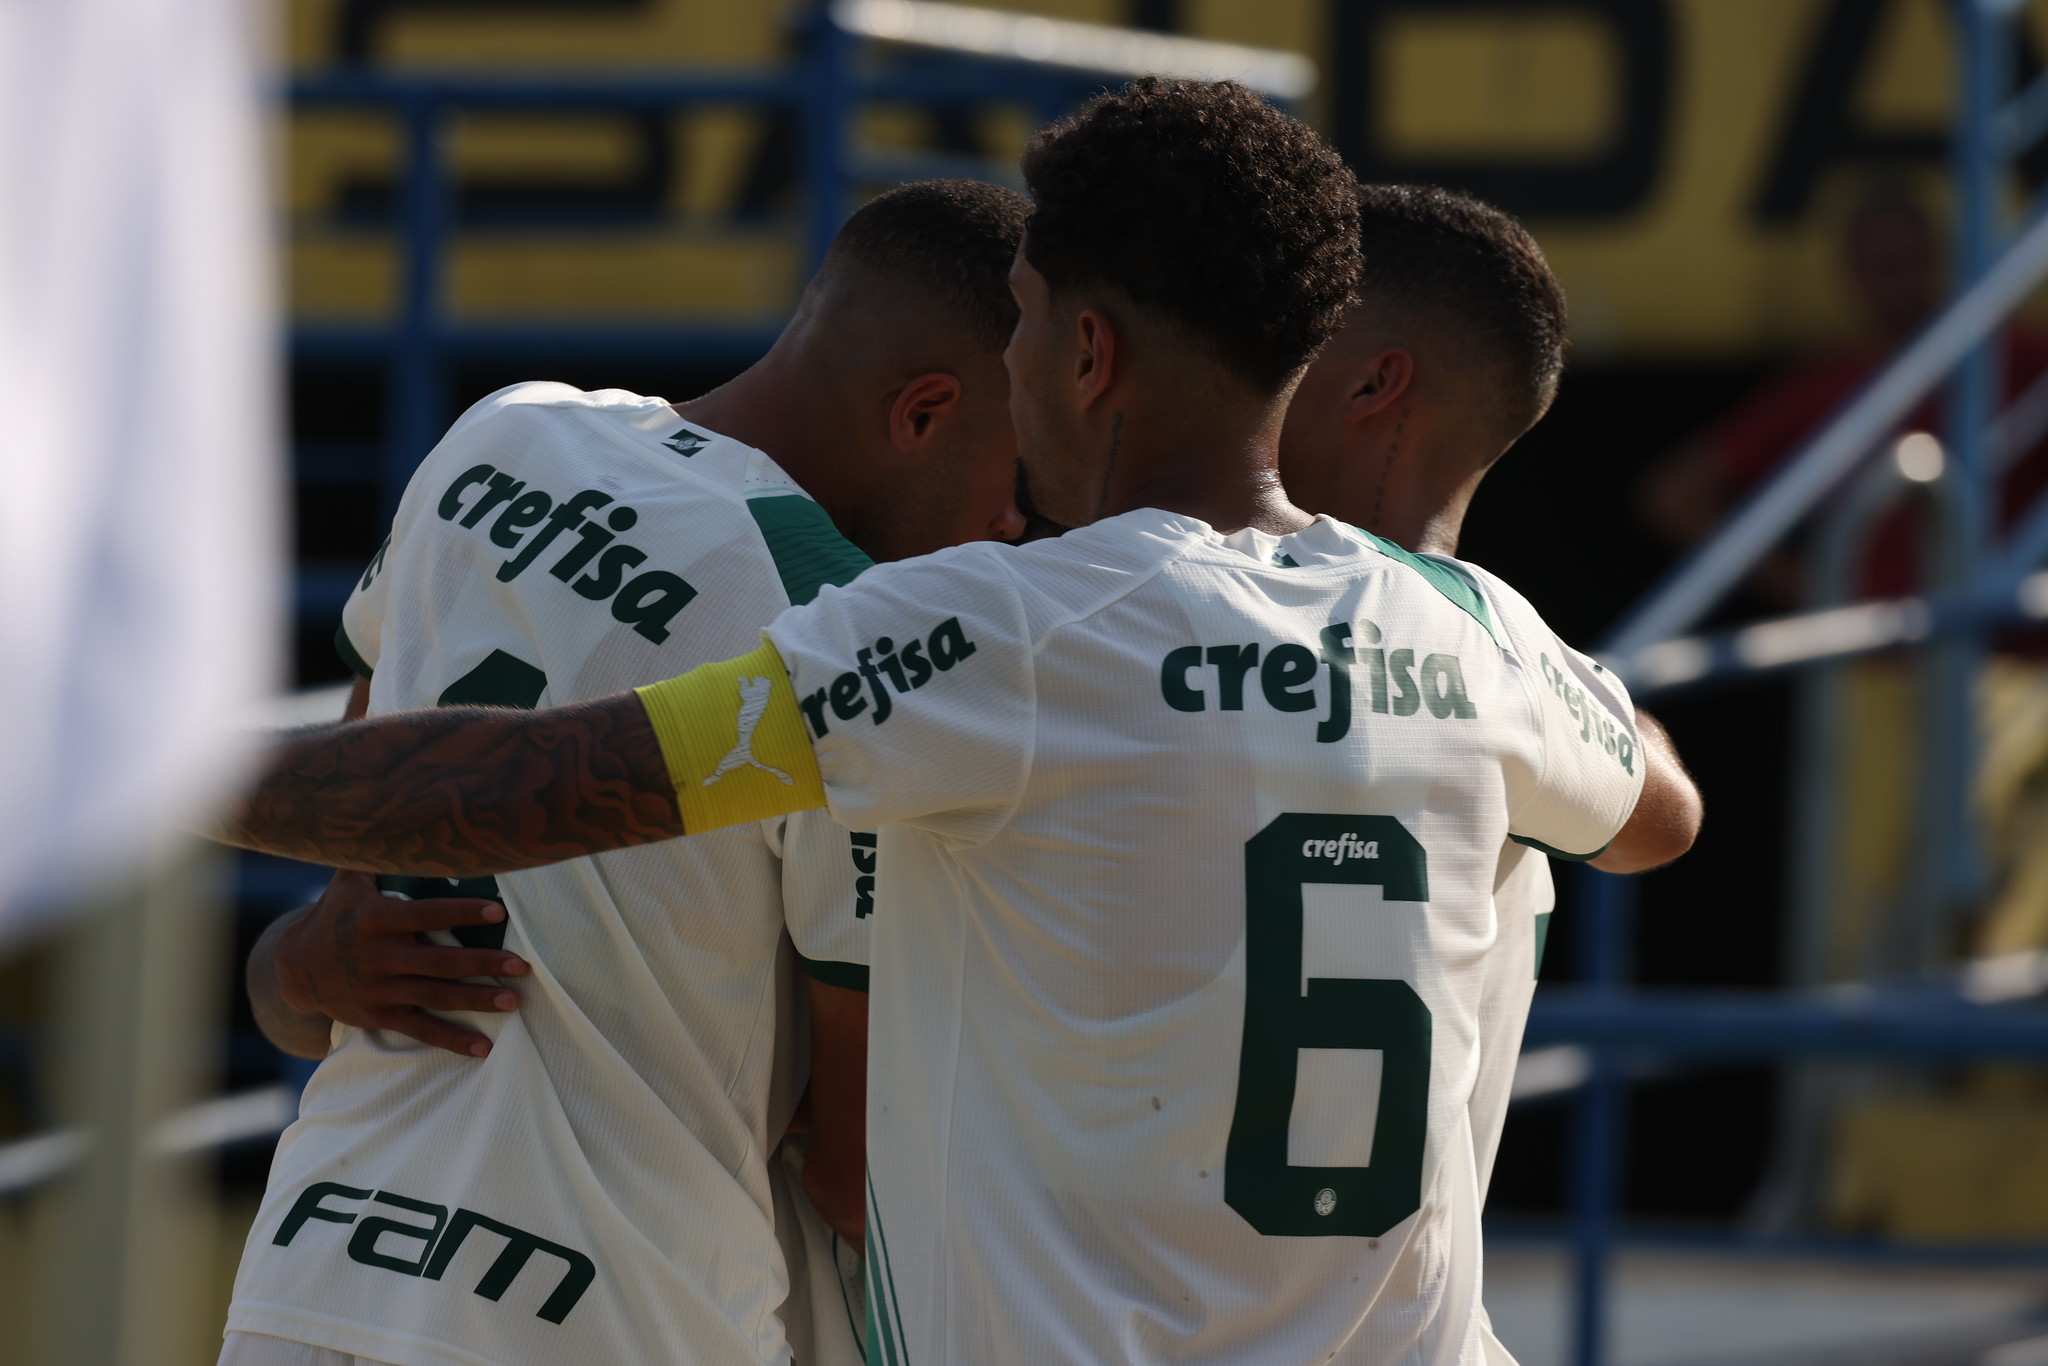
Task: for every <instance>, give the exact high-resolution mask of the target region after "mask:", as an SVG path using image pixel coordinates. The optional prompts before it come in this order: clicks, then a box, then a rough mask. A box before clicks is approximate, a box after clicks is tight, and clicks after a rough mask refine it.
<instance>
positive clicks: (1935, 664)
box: [1908, 0, 2011, 968]
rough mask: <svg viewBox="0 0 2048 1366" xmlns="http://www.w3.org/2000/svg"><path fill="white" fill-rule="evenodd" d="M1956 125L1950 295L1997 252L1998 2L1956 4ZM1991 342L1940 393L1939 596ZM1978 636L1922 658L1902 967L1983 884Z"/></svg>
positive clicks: (1980, 458)
mask: <svg viewBox="0 0 2048 1366" xmlns="http://www.w3.org/2000/svg"><path fill="white" fill-rule="evenodd" d="M1955 12H1956V37H1957V50H1958V63H1957V87H1958V96H1957V120H1956V133H1955V148H1954V154H1953V167H1954V180H1955V193H1956V242H1955V265H1956V290H1957V292H1958V293H1961V292H1962V291H1964V290H1967V289H1968V288H1969V287H1970V286H1972V285H1974V284H1975V283H1977V281H1978V280H1979V279H1981V278H1982V277H1983V275H1984V273H1985V272H1986V271H1987V270H1989V269H1990V267H1991V264H1992V262H1993V261H1994V259H1995V258H1996V257H1997V254H1998V250H1999V247H2000V245H2001V233H2000V230H1999V214H1998V207H1999V206H1998V194H1999V188H2000V181H2001V178H2002V177H2001V171H2002V168H2003V165H2004V158H2003V156H2002V155H2001V148H2000V142H1999V138H1998V135H1997V132H1998V128H1997V117H1998V112H1999V110H2000V108H2001V107H2002V106H2003V104H2004V99H2005V85H2006V75H2007V71H2008V65H2009V57H2010V49H2009V43H2010V36H2011V35H2010V30H2009V26H2010V22H2011V16H2010V15H2009V14H2008V13H2007V12H2006V7H2005V6H2004V5H2003V4H2001V3H1999V0H1956V7H1955ZM2000 352H2001V347H2000V345H1999V333H1998V332H1996V331H1993V332H1991V333H1990V334H1988V335H1987V336H1986V337H1985V338H1984V339H1983V340H1981V341H1979V342H1978V344H1977V345H1976V346H1975V347H1973V348H1971V350H1970V351H1969V353H1968V354H1967V355H1966V356H1965V357H1964V358H1963V361H1962V364H1961V365H1960V366H1959V367H1958V368H1957V371H1956V375H1955V379H1954V381H1953V383H1952V384H1951V385H1950V388H1949V394H1948V412H1947V417H1946V426H1947V428H1948V432H1947V435H1948V444H1949V451H1950V455H1951V460H1952V474H1951V482H1950V484H1949V487H1948V488H1947V489H1945V490H1944V491H1943V492H1944V494H1945V496H1944V497H1942V498H1941V499H1940V500H1939V501H1938V503H1937V507H1938V508H1939V509H1940V527H1939V533H1938V535H1937V537H1936V544H1937V553H1938V559H1937V561H1936V563H1937V565H1938V572H1937V573H1935V574H1933V575H1930V576H1929V577H1930V578H1931V579H1932V580H1933V582H1934V583H1935V584H1938V585H1939V586H1940V587H1942V588H1945V589H1947V590H1948V591H1950V592H1963V591H1966V590H1967V589H1968V588H1969V587H1970V586H1971V585H1973V584H1974V583H1975V582H1976V581H1977V576H1978V574H1979V572H1980V571H1981V569H1982V567H1983V565H1984V563H1985V561H1986V555H1985V553H1984V552H1985V547H1986V544H1987V542H1988V540H1989V532H1990V528H1991V526H1992V524H1993V521H1994V520H1995V516H1994V509H1995V507H1996V502H1997V495H1996V480H1995V477H1994V473H1993V469H1994V462H1993V461H1992V460H1991V458H1990V452H1989V451H1988V450H1987V449H1986V443H1985V440H1984V434H1985V432H1986V430H1987V429H1988V428H1989V426H1990V424H1991V419H1992V416H1993V414H1994V413H1995V412H1996V411H1997V405H1998V390H1999V386H2000V379H2001V377H2000V373H1999V371H2000V359H2001V356H2000ZM1983 656H1984V637H1983V635H1982V633H1980V632H1975V631H1959V632H1957V633H1956V634H1955V635H1954V636H1952V637H1951V638H1950V639H1948V640H1947V641H1944V642H1943V643H1941V644H1940V645H1937V646H1935V647H1934V648H1933V649H1931V650H1930V651H1929V652H1928V656H1927V672H1926V680H1927V697H1926V699H1925V703H1924V707H1923V711H1922V716H1923V723H1922V731H1921V742H1920V755H1921V765H1922V767H1921V774H1922V778H1921V792H1922V794H1923V797H1922V800H1923V809H1922V811H1921V813H1920V820H1919V825H1920V829H1921V831H1922V843H1921V846H1920V847H1921V849H1922V850H1923V851H1924V854H1923V858H1924V860H1925V862H1926V863H1927V865H1928V866H1927V867H1925V868H1923V869H1921V870H1919V872H1918V875H1917V877H1916V881H1917V882H1918V884H1919V886H1918V888H1917V889H1916V895H1915V896H1914V897H1913V898H1912V900H1913V902H1914V903H1915V905H1914V911H1915V913H1916V919H1917V924H1916V925H1915V926H1914V927H1913V928H1914V930H1915V933H1914V934H1912V935H1911V936H1910V939H1909V948H1908V952H1909V954H1910V955H1911V956H1912V957H1913V958H1914V959H1915V960H1917V961H1916V962H1914V963H1912V964H1910V965H1909V966H1917V967H1922V968H1925V967H1930V966H1932V962H1933V959H1934V957H1935V956H1936V955H1937V954H1938V953H1939V946H1940V945H1941V943H1942V942H1943V941H1944V939H1945V937H1946V936H1945V928H1946V923H1947V921H1948V918H1949V917H1950V916H1951V915H1952V914H1953V913H1954V912H1955V911H1956V909H1957V908H1959V907H1960V906H1963V905H1965V904H1967V903H1968V902H1970V901H1971V900H1973V899H1974V898H1975V897H1976V896H1977V895H1978V894H1979V893H1980V892H1981V890H1982V888H1983V886H1984V881H1985V875H1984V869H1983V853H1982V850H1981V848H1980V846H1979V842H1978V839H1977V831H1976V828H1975V822H1974V821H1973V820H1972V818H1971V810H1970V805H1971V803H1970V797H1971V788H1972V785H1973V782H1974V778H1975V774H1976V757H1977V756H1976V750H1977V725H1976V681H1977V676H1978V674H1979V672H1980V670H1981V668H1982V664H1983Z"/></svg>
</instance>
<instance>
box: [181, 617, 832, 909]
mask: <svg viewBox="0 0 2048 1366" xmlns="http://www.w3.org/2000/svg"><path fill="white" fill-rule="evenodd" d="M824 804H825V796H824V785H823V781H822V779H821V778H820V776H819V773H818V764H817V758H816V756H815V754H814V753H813V752H812V749H811V745H810V741H809V739H808V738H807V735H806V732H805V730H804V727H803V723H802V719H801V716H800V715H799V712H798V709H797V704H796V699H795V695H794V693H793V691H792V689H791V687H790V682H789V675H788V672H787V670H786V669H785V668H784V667H783V664H782V658H781V656H780V655H779V654H777V653H776V651H775V647H774V646H773V645H771V644H768V643H767V642H765V641H764V642H763V643H762V645H761V646H760V648H758V649H757V650H754V651H753V652H751V653H749V654H746V655H742V656H740V657H739V658H737V659H730V660H724V661H721V662H719V663H716V664H706V665H702V666H700V667H698V668H696V669H693V670H691V671H690V672H689V673H687V674H684V675H682V676H680V677H678V678H672V679H668V680H666V681H665V682H662V683H657V684H654V685H651V686H649V687H646V688H641V689H639V690H638V691H637V692H626V693H618V694H615V695H613V696H611V697H603V698H598V699H596V700H595V701H591V702H581V703H576V704H574V705H571V706H566V707H553V708H549V709H547V710H545V711H512V710H506V709H500V708H489V707H439V708H435V709H433V710H431V711H412V712H396V713H392V714H390V715H386V716H379V717H376V718H373V719H367V720H362V721H356V722H352V723H345V724H342V725H338V726H324V727H315V728H312V729H310V730H305V731H300V732H297V733H295V734H293V735H291V736H290V737H288V738H287V739H286V740H285V741H284V742H283V743H281V744H280V745H279V746H278V747H277V748H276V749H274V750H273V751H272V752H271V754H270V756H269V758H268V761H267V762H266V763H263V764H259V771H258V774H257V777H256V780H255V782H254V783H253V785H252V787H251V789H250V790H249V792H248V794H247V795H246V796H245V797H244V799H243V801H242V802H241V803H240V805H239V806H237V807H235V808H233V809H231V810H229V811H228V812H227V813H225V814H224V815H222V816H221V817H220V818H219V819H218V820H217V821H216V822H215V823H214V825H213V827H212V829H211V830H210V831H209V832H208V833H210V834H212V835H213V836H214V837H215V838H217V839H220V840H222V841H223V842H225V843H228V844H233V845H237V846H239V847H241V848H244V849H255V850H259V851H261V852H264V853H272V854H279V855H282V856H284V857H286V858H297V859H304V860H307V861H309V862H318V863H327V864H331V865H335V866H338V867H342V868H348V869H353V870H356V871H359V872H371V873H411V874H424V875H430V876H436V877H455V878H460V877H483V876H490V875H493V874H497V873H505V872H513V871H516V870H518V869H522V868H536V867H540V866H541V865H543V864H548V863H559V862H561V861H562V860H564V859H570V858H578V857H582V856H583V855H586V854H599V853H605V852H608V851H610V850H613V849H625V848H630V847H632V846H635V845H641V844H650V843H653V842H654V841H656V840H663V839H671V838H673V837H675V836H677V835H683V834H693V833H701V832H704V831H707V830H716V829H721V828H723V827H725V826H728V825H738V824H741V823H744V822H747V821H755V820H763V819H767V818H769V817H773V816H780V815H786V814H788V813H790V812H793V811H805V810H812V809H815V808H817V807H821V806H823V805H824Z"/></svg>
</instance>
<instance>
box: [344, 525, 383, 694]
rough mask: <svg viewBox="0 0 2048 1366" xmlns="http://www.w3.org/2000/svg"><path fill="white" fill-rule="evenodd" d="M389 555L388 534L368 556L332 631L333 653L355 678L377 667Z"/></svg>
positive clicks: (370, 672) (367, 674) (365, 674)
mask: <svg viewBox="0 0 2048 1366" xmlns="http://www.w3.org/2000/svg"><path fill="white" fill-rule="evenodd" d="M390 556H391V537H389V536H386V537H385V538H384V544H382V545H380V546H378V547H377V553H376V554H375V555H372V556H371V557H370V563H369V567H368V568H366V569H364V570H363V576H362V577H361V578H360V579H357V580H356V586H355V587H354V588H352V589H350V590H349V595H348V601H347V602H345V603H343V604H342V608H341V626H340V628H339V629H338V630H336V631H335V633H334V650H335V653H336V654H339V655H340V656H341V660H342V663H344V664H346V665H348V667H349V672H351V673H353V674H354V675H355V676H356V677H358V678H368V677H369V676H370V675H371V674H372V673H373V672H375V671H376V668H377V653H378V648H379V646H378V637H379V634H380V633H381V632H382V631H383V629H384V614H385V610H386V608H387V607H388V606H389V600H390V593H389V592H388V591H387V589H386V579H385V577H384V562H385V561H386V560H387V559H389V558H390Z"/></svg>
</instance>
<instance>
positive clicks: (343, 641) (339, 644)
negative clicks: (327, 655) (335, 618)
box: [334, 626, 376, 678]
mask: <svg viewBox="0 0 2048 1366" xmlns="http://www.w3.org/2000/svg"><path fill="white" fill-rule="evenodd" d="M334 653H336V654H338V655H340V656H341V662H342V663H344V664H346V665H348V671H349V672H350V673H352V674H354V675H355V676H356V677H357V678H368V677H369V676H370V675H371V674H372V673H375V672H376V670H374V669H372V668H371V667H370V664H369V661H368V660H366V659H364V658H363V652H362V651H361V650H358V649H357V648H356V643H355V642H354V641H352V640H350V639H349V638H348V627H346V626H337V627H335V628H334Z"/></svg>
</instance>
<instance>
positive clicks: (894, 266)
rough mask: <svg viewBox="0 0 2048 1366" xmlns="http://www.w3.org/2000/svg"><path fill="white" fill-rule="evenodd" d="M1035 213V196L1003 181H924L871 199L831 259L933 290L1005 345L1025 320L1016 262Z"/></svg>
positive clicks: (981, 337)
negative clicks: (1013, 288) (1013, 287)
mask: <svg viewBox="0 0 2048 1366" xmlns="http://www.w3.org/2000/svg"><path fill="white" fill-rule="evenodd" d="M1030 212H1031V201H1030V200H1028V199H1026V198H1025V197H1024V196H1023V195H1021V194H1018V193H1017V192H1016V191H1015V190H1009V189H1005V188H1003V187H1002V186H1000V185H990V184H987V183H986V182H983V181H979V180H921V181H918V182H916V183H914V184H910V185H902V186H899V187H897V188H896V189H893V190H890V191H888V192H886V193H884V194H880V195H877V196H876V197H875V198H873V199H871V200H869V201H868V202H867V203H866V204H863V205H862V206H861V207H860V208H859V209H858V210H857V211H855V213H854V215H853V216H852V217H851V218H849V219H847V220H846V224H845V226H844V227H842V228H840V229H839V235H838V236H837V237H835V238H833V239H832V249H831V251H830V252H829V253H827V255H826V258H825V260H826V264H827V266H828V267H829V266H830V265H831V264H832V263H833V262H834V260H835V259H837V260H840V261H846V262H850V263H852V264H853V265H855V266H858V267H860V268H862V269H865V270H869V271H873V272H875V273H877V274H879V275H883V276H886V277H888V278H890V279H891V280H892V281H900V282H901V283H903V284H904V285H905V286H906V287H908V288H912V289H918V290H922V291H924V292H926V293H927V294H929V296H930V297H931V298H932V299H934V300H935V301H936V302H937V303H939V304H940V305H941V306H943V307H946V308H948V309H950V310H951V311H952V312H953V314H954V316H955V318H956V319H957V321H958V322H960V323H961V324H962V325H963V326H965V327H966V328H967V329H968V331H969V334H970V335H972V336H973V337H974V338H975V339H976V340H977V341H979V342H982V343H984V344H985V345H987V346H988V347H989V348H990V349H991V350H995V351H1000V350H1002V349H1003V347H1004V346H1006V345H1008V344H1009V340H1010V333H1011V332H1013V331H1014V330H1016V326H1017V301H1016V299H1015V298H1014V297H1012V295H1011V293H1010V263H1011V262H1012V261H1013V260H1015V259H1016V256H1017V244H1018V243H1019V242H1020V241H1022V240H1023V237H1024V220H1025V218H1026V216H1028V215H1029V214H1030ZM822 273H823V272H821V274H822Z"/></svg>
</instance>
